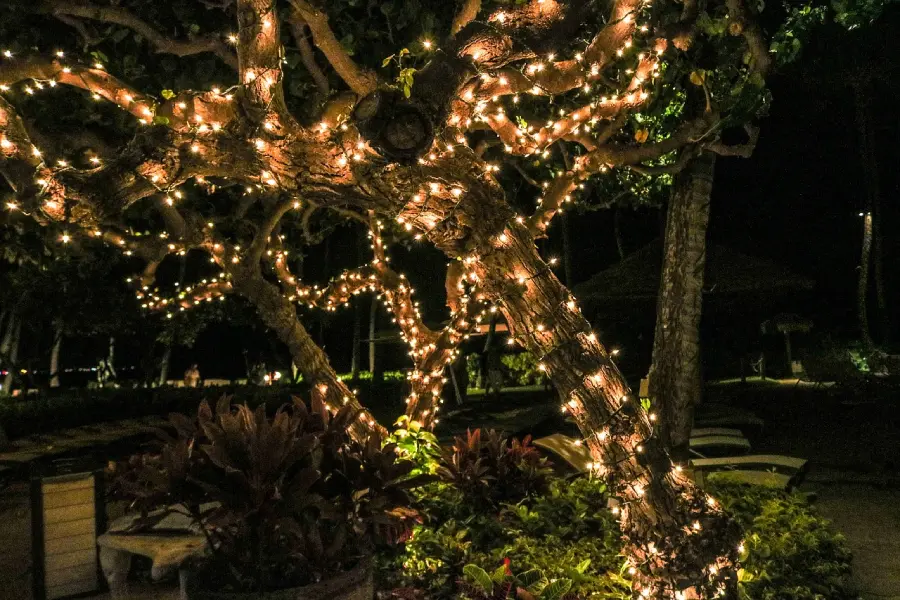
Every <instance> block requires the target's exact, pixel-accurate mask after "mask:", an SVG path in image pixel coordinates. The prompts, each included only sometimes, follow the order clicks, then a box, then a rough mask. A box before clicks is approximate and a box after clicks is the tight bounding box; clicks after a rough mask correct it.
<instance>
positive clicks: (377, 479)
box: [116, 397, 427, 598]
mask: <svg viewBox="0 0 900 600" xmlns="http://www.w3.org/2000/svg"><path fill="white" fill-rule="evenodd" d="M355 418H357V413H355V412H354V411H353V410H351V409H349V408H346V407H345V408H341V409H340V410H338V411H336V412H335V413H334V414H333V415H332V414H329V411H328V409H327V407H326V406H325V405H324V404H322V403H321V402H319V401H316V400H313V401H312V403H311V406H310V408H307V406H306V404H305V403H304V402H303V401H302V400H300V399H298V398H294V400H293V403H292V404H291V405H286V406H284V407H282V408H280V409H279V410H278V411H277V412H276V413H275V415H274V417H272V418H269V417H268V416H267V415H266V412H265V407H264V406H261V407H259V408H257V409H256V410H255V411H251V410H250V409H249V408H248V407H247V406H246V405H241V406H236V407H233V406H232V405H231V402H230V399H229V398H228V397H224V398H222V399H221V400H220V401H219V402H218V404H217V406H216V409H215V411H213V410H212V409H211V408H210V406H209V404H207V403H206V402H203V403H201V405H200V408H199V409H198V412H197V418H196V419H195V420H194V419H190V418H188V417H186V416H184V415H177V414H173V415H170V423H171V424H172V426H173V427H174V428H175V431H176V434H175V435H174V436H170V435H168V434H163V445H162V448H161V450H160V452H159V453H158V454H148V455H143V456H139V457H134V458H132V459H131V461H130V464H129V467H128V468H125V469H124V473H123V474H122V476H121V477H120V478H119V479H118V481H117V484H116V487H117V489H118V491H119V493H121V494H123V495H125V496H126V497H128V498H130V499H131V500H132V501H133V504H134V507H135V508H136V509H138V510H139V511H141V513H142V515H144V516H145V518H144V519H139V521H138V522H139V526H146V525H148V524H150V521H149V520H148V519H147V518H146V516H147V515H149V513H150V511H151V510H153V509H155V508H157V507H159V506H169V507H171V506H174V505H182V506H184V507H186V509H187V510H188V511H189V512H190V514H191V515H192V516H193V518H194V520H195V521H196V522H197V524H198V525H199V526H200V527H201V529H202V531H203V532H204V533H205V535H206V536H207V538H208V541H209V548H210V552H209V555H208V556H207V557H205V558H204V559H203V560H202V561H201V563H200V564H199V565H198V569H197V573H196V577H195V578H194V580H195V582H196V585H195V586H194V587H195V588H197V589H198V590H201V591H200V592H198V593H196V594H195V595H196V596H197V597H201V598H214V597H215V598H219V597H228V596H222V594H223V593H225V594H229V593H230V594H247V593H254V594H262V593H266V592H271V591H273V590H285V589H290V588H297V587H300V586H309V585H314V584H315V585H324V582H327V581H328V580H332V579H333V578H336V577H337V578H340V577H341V576H342V575H343V574H346V573H348V572H350V573H354V574H357V575H359V574H360V573H361V575H360V576H359V579H361V580H363V583H362V586H363V587H366V586H368V592H367V593H368V594H369V597H371V578H370V577H369V574H368V568H367V564H368V557H369V555H370V554H371V552H372V550H373V548H374V547H375V546H376V545H377V544H380V543H384V542H392V541H396V540H398V539H404V538H405V537H406V536H407V535H408V532H409V528H410V526H411V524H412V523H413V522H415V520H416V519H417V513H416V512H415V511H414V510H412V509H411V508H410V498H409V496H408V490H409V489H410V488H412V487H414V486H416V485H418V484H420V483H422V482H424V480H425V478H426V477H427V476H410V473H411V472H412V470H413V468H414V464H413V463H412V462H410V461H407V460H401V459H399V458H398V456H397V454H396V452H395V450H396V446H395V445H394V444H386V445H384V446H382V440H381V439H380V438H379V437H378V436H377V435H375V434H373V435H372V436H370V437H369V439H368V440H367V442H365V443H358V442H355V441H353V440H351V438H350V436H349V435H348V432H347V427H348V425H349V424H350V423H351V422H352V421H353V419H355ZM319 582H323V583H319ZM330 589H332V590H333V589H334V588H333V586H332V588H330ZM206 591H212V593H206ZM330 593H331V596H330V597H340V598H343V597H347V598H355V597H357V596H353V595H347V596H340V595H339V594H337V593H335V592H334V591H332V592H330ZM365 593H366V592H363V593H361V594H360V595H359V596H358V597H360V598H362V597H364V594H365ZM291 597H292V598H297V597H299V598H306V597H310V598H311V597H318V596H312V595H309V594H307V595H304V594H303V593H302V591H301V593H299V595H292V596H291Z"/></svg>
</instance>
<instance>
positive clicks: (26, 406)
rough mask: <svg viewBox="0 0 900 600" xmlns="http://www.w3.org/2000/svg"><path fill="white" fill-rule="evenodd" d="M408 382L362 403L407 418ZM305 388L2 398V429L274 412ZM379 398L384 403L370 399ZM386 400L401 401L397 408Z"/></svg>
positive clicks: (369, 392)
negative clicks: (212, 409)
mask: <svg viewBox="0 0 900 600" xmlns="http://www.w3.org/2000/svg"><path fill="white" fill-rule="evenodd" d="M405 385H406V383H405V382H401V381H389V382H385V383H380V384H372V385H365V386H361V387H362V389H361V393H360V399H361V401H362V403H363V404H364V405H365V406H367V407H369V408H370V409H371V410H372V413H373V414H374V415H375V416H376V417H377V418H379V419H381V418H383V417H384V416H385V415H387V414H391V415H396V414H397V413H398V412H402V408H401V407H402V406H403V402H402V401H401V400H400V399H401V398H403V397H404V394H403V387H404V386H405ZM308 391H309V389H308V386H305V385H302V384H301V385H295V386H288V385H283V386H282V385H274V386H265V387H261V386H256V385H243V386H227V387H216V388H172V387H161V388H135V389H131V388H105V389H90V390H88V389H80V390H75V389H71V390H59V391H56V390H50V391H49V392H48V393H41V394H28V395H26V396H24V397H21V398H9V397H4V398H0V423H2V424H3V427H4V429H5V430H6V434H7V435H8V436H9V438H10V439H17V438H22V437H26V436H29V435H33V434H40V433H48V432H52V431H57V430H60V429H67V428H71V427H80V426H82V425H91V424H94V423H102V422H107V421H118V420H122V419H133V418H137V417H145V416H149V415H163V416H164V415H167V414H169V413H172V412H178V413H189V412H193V411H195V410H196V408H197V405H198V404H200V401H201V400H203V399H204V398H209V397H210V395H211V394H213V393H215V394H217V395H218V394H221V393H228V394H232V395H233V397H234V400H235V402H238V403H242V404H248V405H249V406H250V407H251V408H255V407H257V406H259V405H260V404H266V405H267V407H268V409H269V410H270V411H274V410H275V409H276V408H278V407H279V406H280V405H282V404H284V402H285V401H286V400H288V399H289V397H290V394H299V395H306V394H307V393H308ZM372 398H378V402H372V401H370V399H372ZM385 398H394V399H396V402H395V404H394V405H393V406H392V405H391V404H389V403H388V402H385V401H384V399H385Z"/></svg>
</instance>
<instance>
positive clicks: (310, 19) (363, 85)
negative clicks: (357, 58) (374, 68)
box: [291, 0, 378, 96]
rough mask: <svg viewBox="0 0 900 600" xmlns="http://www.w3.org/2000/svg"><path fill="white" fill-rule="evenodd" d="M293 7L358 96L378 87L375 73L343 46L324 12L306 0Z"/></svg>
mask: <svg viewBox="0 0 900 600" xmlns="http://www.w3.org/2000/svg"><path fill="white" fill-rule="evenodd" d="M291 6H293V7H294V9H295V10H296V11H297V12H298V13H300V16H302V17H303V20H304V21H306V24H307V25H308V26H309V30H310V32H312V36H313V41H314V42H315V44H316V47H318V48H319V50H321V51H322V53H323V54H324V55H325V57H326V58H327V59H328V62H329V63H331V66H332V67H334V70H335V71H337V74H338V75H339V76H340V77H341V79H343V80H344V82H345V83H346V84H347V85H348V86H350V89H351V90H353V91H354V92H356V94H357V95H358V96H365V95H366V94H368V93H370V92H372V91H374V90H375V88H376V87H378V78H377V76H376V75H375V73H373V72H371V71H369V70H368V69H365V68H363V67H360V66H359V65H357V64H356V62H354V61H353V59H352V58H350V55H349V54H347V51H346V50H344V47H343V46H341V42H340V41H339V40H338V39H337V37H336V36H335V35H334V32H333V31H332V30H331V27H330V26H329V25H328V15H327V14H325V12H324V11H321V10H319V9H317V8H315V7H314V6H313V5H312V4H310V3H309V2H307V1H306V0H291Z"/></svg>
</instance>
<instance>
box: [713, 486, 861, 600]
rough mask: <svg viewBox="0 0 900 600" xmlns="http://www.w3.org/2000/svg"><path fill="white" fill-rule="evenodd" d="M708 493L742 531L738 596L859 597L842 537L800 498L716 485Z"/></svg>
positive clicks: (768, 599)
mask: <svg viewBox="0 0 900 600" xmlns="http://www.w3.org/2000/svg"><path fill="white" fill-rule="evenodd" d="M709 492H710V493H711V494H712V495H714V496H715V497H716V498H718V499H719V500H720V501H721V502H722V505H723V506H724V508H725V509H726V510H729V511H730V512H731V513H732V514H733V515H734V516H735V518H736V519H737V520H738V522H739V523H740V524H741V526H743V527H744V529H745V531H746V537H745V541H744V545H745V547H746V551H745V552H744V554H743V556H742V557H741V562H742V567H743V569H742V571H741V573H740V580H741V582H742V586H741V587H742V592H743V594H744V595H745V597H746V598H753V600H776V599H779V600H780V599H784V598H790V599H793V600H821V599H825V598H827V599H829V600H843V599H847V600H849V599H851V598H857V597H858V596H857V594H855V593H853V591H852V589H851V587H850V584H849V576H850V571H851V564H850V559H851V556H850V551H849V550H848V549H847V547H846V545H845V544H844V538H843V536H842V535H840V534H838V533H835V532H833V531H832V530H831V528H830V527H829V523H828V521H826V520H825V519H823V518H821V517H820V516H818V515H817V514H816V512H815V510H813V508H812V507H810V505H809V501H808V500H807V498H806V497H805V496H804V495H803V494H800V493H796V492H795V493H789V492H783V491H781V490H777V489H773V488H767V487H762V486H749V485H746V484H737V483H724V482H716V483H714V484H710V486H709Z"/></svg>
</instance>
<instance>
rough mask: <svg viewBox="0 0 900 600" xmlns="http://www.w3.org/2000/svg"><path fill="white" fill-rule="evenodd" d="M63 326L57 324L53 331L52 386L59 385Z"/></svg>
mask: <svg viewBox="0 0 900 600" xmlns="http://www.w3.org/2000/svg"><path fill="white" fill-rule="evenodd" d="M62 338H63V328H62V325H57V326H56V330H55V331H54V332H53V349H52V350H51V351H50V387H52V388H57V387H59V352H60V350H61V349H62Z"/></svg>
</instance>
